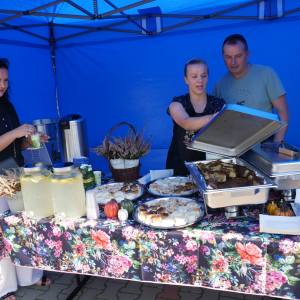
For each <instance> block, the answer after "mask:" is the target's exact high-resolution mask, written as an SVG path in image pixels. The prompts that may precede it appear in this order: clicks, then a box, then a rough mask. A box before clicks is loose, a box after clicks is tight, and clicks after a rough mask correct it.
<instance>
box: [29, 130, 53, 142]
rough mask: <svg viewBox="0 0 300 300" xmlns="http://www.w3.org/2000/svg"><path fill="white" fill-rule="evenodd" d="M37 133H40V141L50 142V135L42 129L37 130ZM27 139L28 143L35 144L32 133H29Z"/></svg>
mask: <svg viewBox="0 0 300 300" xmlns="http://www.w3.org/2000/svg"><path fill="white" fill-rule="evenodd" d="M35 133H36V134H39V136H40V142H41V143H48V142H49V141H48V140H49V138H50V136H48V135H46V134H43V133H42V132H40V131H36V132H35ZM26 139H27V143H28V144H30V145H33V143H32V140H31V136H30V135H28V136H27V138H26Z"/></svg>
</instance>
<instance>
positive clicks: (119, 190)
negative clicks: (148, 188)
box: [95, 182, 144, 204]
mask: <svg viewBox="0 0 300 300" xmlns="http://www.w3.org/2000/svg"><path fill="white" fill-rule="evenodd" d="M143 193H144V188H143V187H142V186H140V185H139V184H137V183H130V182H118V183H110V184H105V185H101V186H98V187H96V188H95V196H96V200H97V203H98V204H106V203H107V202H108V201H110V200H111V199H115V200H116V201H117V202H118V203H120V202H121V201H122V200H124V199H128V200H136V199H137V198H139V197H140V196H142V195H143Z"/></svg>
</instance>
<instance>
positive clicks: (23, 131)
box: [12, 124, 36, 138]
mask: <svg viewBox="0 0 300 300" xmlns="http://www.w3.org/2000/svg"><path fill="white" fill-rule="evenodd" d="M35 131H36V129H35V127H34V126H33V125H29V124H24V125H22V126H19V127H17V128H16V129H14V130H12V132H13V133H14V135H15V138H22V137H23V136H26V135H28V136H29V135H31V134H33V133H35Z"/></svg>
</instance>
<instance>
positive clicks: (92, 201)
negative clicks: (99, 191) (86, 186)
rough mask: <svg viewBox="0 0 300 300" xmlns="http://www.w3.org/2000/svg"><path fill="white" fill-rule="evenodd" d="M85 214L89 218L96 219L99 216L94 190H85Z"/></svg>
mask: <svg viewBox="0 0 300 300" xmlns="http://www.w3.org/2000/svg"><path fill="white" fill-rule="evenodd" d="M86 216H87V218H88V219H91V220H95V219H98V218H99V216H100V213H99V206H98V203H97V201H96V195H95V192H94V190H88V191H86Z"/></svg>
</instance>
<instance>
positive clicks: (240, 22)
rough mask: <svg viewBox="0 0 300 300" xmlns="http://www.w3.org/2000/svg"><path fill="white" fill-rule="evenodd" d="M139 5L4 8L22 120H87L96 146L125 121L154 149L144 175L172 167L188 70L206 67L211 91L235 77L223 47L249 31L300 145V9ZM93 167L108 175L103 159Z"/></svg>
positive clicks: (206, 2) (231, 1)
mask: <svg viewBox="0 0 300 300" xmlns="http://www.w3.org/2000/svg"><path fill="white" fill-rule="evenodd" d="M132 1H133V0H112V1H109V0H73V1H70V0H58V1H51V0H28V1H21V0H3V1H1V4H0V53H1V54H0V57H7V58H8V59H9V60H10V62H11V68H10V79H11V83H12V90H13V97H12V102H13V104H14V105H15V107H16V110H17V112H18V115H19V118H20V120H21V121H25V120H36V119H43V118H57V117H59V116H60V117H63V116H65V115H67V114H72V113H75V114H80V115H82V116H83V117H84V118H86V119H87V128H88V139H89V147H96V146H98V145H99V144H100V143H101V141H102V140H103V138H104V137H105V134H107V133H109V131H110V129H111V128H112V127H113V126H115V125H116V124H118V123H120V122H122V121H126V122H128V123H131V124H132V125H133V126H134V127H135V128H136V129H138V130H140V129H141V128H142V127H143V126H144V124H146V135H147V136H148V137H150V135H151V134H153V142H152V150H151V152H150V154H149V155H148V156H147V157H146V158H143V159H142V171H141V172H142V173H145V172H147V171H148V170H149V169H161V168H164V167H165V160H166V155H167V150H168V148H169V145H170V141H171V137H172V126H173V124H172V119H171V117H170V116H168V115H167V114H166V109H167V108H168V105H169V103H170V102H171V101H172V98H173V97H174V96H176V95H181V94H184V93H186V92H187V88H186V86H185V83H184V80H183V67H184V65H185V63H186V62H187V61H188V60H189V59H191V58H194V57H198V58H202V59H204V60H206V61H207V63H208V65H209V68H210V78H209V85H208V92H211V90H212V87H213V85H214V83H215V82H216V80H217V79H218V78H219V77H220V76H222V75H223V74H224V73H225V72H226V71H227V69H226V67H225V65H224V62H223V59H222V55H221V46H222V43H223V41H224V39H225V38H226V37H227V36H228V35H230V34H233V33H240V34H242V35H244V36H245V38H246V39H247V41H248V45H249V49H250V59H249V61H250V62H253V63H258V64H263V65H269V66H272V67H273V68H274V69H275V70H276V71H277V73H278V74H279V76H280V78H281V79H282V81H283V84H284V86H285V89H286V91H287V100H288V104H289V108H290V112H291V118H290V126H289V129H288V132H287V135H286V141H287V142H289V143H291V144H294V145H299V144H300V141H299V134H298V128H299V127H300V118H299V117H298V112H299V110H300V102H299V101H298V94H297V80H298V78H297V77H298V69H299V66H300V57H299V55H297V53H298V49H299V48H300V41H299V38H298V35H299V28H300V3H299V1H297V0H289V1H284V0H268V1H260V0H257V1H249V0H244V1H242V0H226V1H225V0H218V1H216V0H213V1H212V0H200V1H193V0H185V1H182V0H156V1H153V0H145V1H139V2H134V3H132ZM126 131H127V128H121V127H120V128H119V129H118V130H117V131H116V132H115V134H116V135H122V134H124V133H125V132H126ZM91 158H92V159H94V158H95V155H94V154H91ZM92 163H93V164H94V166H95V168H96V169H102V170H103V171H108V164H107V163H106V162H105V161H104V160H103V159H100V160H96V161H94V160H93V161H92Z"/></svg>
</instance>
